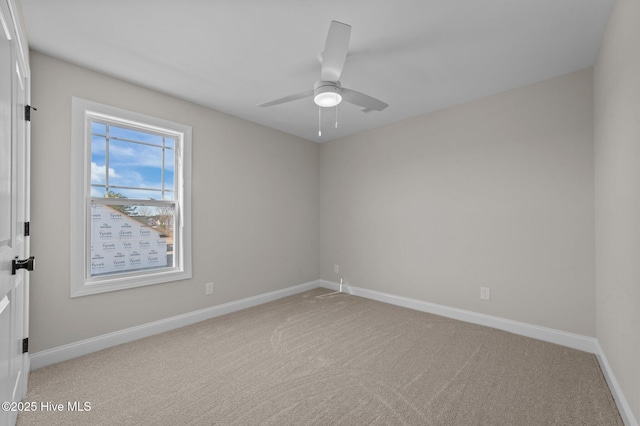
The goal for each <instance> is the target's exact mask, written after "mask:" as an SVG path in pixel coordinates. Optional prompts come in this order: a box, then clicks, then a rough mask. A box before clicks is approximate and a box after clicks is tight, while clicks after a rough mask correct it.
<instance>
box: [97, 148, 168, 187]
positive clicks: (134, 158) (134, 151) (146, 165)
mask: <svg viewBox="0 0 640 426" xmlns="http://www.w3.org/2000/svg"><path fill="white" fill-rule="evenodd" d="M109 184H110V185H117V186H128V187H132V188H155V189H161V188H162V148H161V147H157V148H156V147H153V146H148V145H141V144H137V143H131V142H122V141H117V140H110V142H109Z"/></svg>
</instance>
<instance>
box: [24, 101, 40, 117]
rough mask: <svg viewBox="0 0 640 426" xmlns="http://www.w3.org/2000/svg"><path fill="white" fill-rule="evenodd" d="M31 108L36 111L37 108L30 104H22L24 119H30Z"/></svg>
mask: <svg viewBox="0 0 640 426" xmlns="http://www.w3.org/2000/svg"><path fill="white" fill-rule="evenodd" d="M31 110H34V111H37V110H38V108H36V107H32V106H31V105H25V106H24V119H25V120H26V121H31Z"/></svg>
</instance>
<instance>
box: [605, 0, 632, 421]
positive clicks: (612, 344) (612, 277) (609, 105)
mask: <svg viewBox="0 0 640 426" xmlns="http://www.w3.org/2000/svg"><path fill="white" fill-rule="evenodd" d="M638 22H640V2H638V1H637V0H618V1H617V2H616V4H615V6H614V9H613V11H612V13H611V17H610V18H609V23H608V25H607V29H606V32H605V35H604V38H603V40H602V44H601V47H600V52H599V54H598V59H597V61H596V65H595V67H594V86H595V103H594V105H595V124H594V128H595V138H594V139H595V188H596V291H597V304H596V318H597V336H598V341H599V342H600V345H601V346H602V349H603V351H604V352H605V355H606V356H607V359H608V361H609V364H610V365H611V367H612V368H613V370H614V372H615V375H616V378H617V379H618V382H619V383H620V386H621V388H622V390H623V392H624V395H625V397H626V399H627V402H628V403H629V405H630V407H631V410H632V411H633V413H634V416H635V418H636V419H640V54H639V50H638V40H640V25H638Z"/></svg>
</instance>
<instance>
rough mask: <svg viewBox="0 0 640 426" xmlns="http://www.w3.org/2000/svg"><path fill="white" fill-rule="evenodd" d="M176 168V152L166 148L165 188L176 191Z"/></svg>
mask: <svg viewBox="0 0 640 426" xmlns="http://www.w3.org/2000/svg"><path fill="white" fill-rule="evenodd" d="M174 169H175V152H174V151H173V150H171V149H165V150H164V189H165V190H170V191H174V190H175V186H174V180H173V171H174Z"/></svg>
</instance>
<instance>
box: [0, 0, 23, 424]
mask: <svg viewBox="0 0 640 426" xmlns="http://www.w3.org/2000/svg"><path fill="white" fill-rule="evenodd" d="M15 10H16V9H15V3H14V1H13V0H0V24H1V26H2V28H1V31H0V402H5V401H6V402H9V403H11V402H18V401H20V400H22V398H23V397H24V395H25V393H26V389H27V378H28V372H29V359H28V356H27V354H26V353H23V342H24V339H25V338H26V337H27V331H28V312H29V310H28V295H29V276H28V272H26V270H24V269H19V270H17V271H15V273H13V271H12V261H14V260H15V259H18V260H23V259H27V258H28V256H29V242H28V240H29V239H28V238H27V237H26V236H25V222H28V216H29V168H28V166H29V145H28V141H29V135H28V132H29V129H28V124H27V122H26V121H25V105H26V104H27V99H28V96H29V93H28V89H29V85H28V82H29V80H28V71H27V69H28V59H27V56H26V54H25V50H23V48H25V49H26V46H23V45H22V44H21V43H20V38H19V37H20V35H19V32H18V31H17V30H16V28H15V23H16V22H19V20H16V19H14V15H13V12H14V11H15ZM3 408H5V409H6V407H3ZM5 409H1V410H0V425H12V424H14V423H15V420H16V417H17V411H11V410H9V411H6V410H5Z"/></svg>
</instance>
